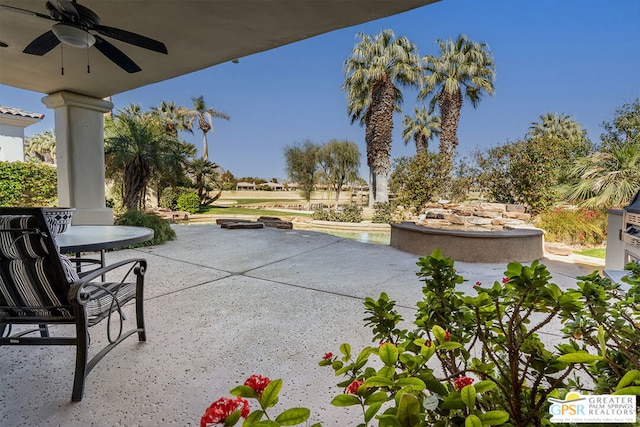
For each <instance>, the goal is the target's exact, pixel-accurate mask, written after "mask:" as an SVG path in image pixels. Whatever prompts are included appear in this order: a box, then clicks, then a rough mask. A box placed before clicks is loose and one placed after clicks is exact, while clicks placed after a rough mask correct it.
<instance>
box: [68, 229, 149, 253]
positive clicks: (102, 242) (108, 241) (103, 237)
mask: <svg viewBox="0 0 640 427" xmlns="http://www.w3.org/2000/svg"><path fill="white" fill-rule="evenodd" d="M151 239H153V230H152V229H150V228H146V227H134V226H129V225H72V226H71V227H69V229H68V230H67V231H65V232H64V233H60V234H58V235H56V242H57V243H58V247H59V248H60V252H62V253H72V252H75V253H78V252H94V251H101V252H104V250H106V249H113V248H119V247H122V246H128V245H133V244H134V243H142V242H146V241H147V240H151Z"/></svg>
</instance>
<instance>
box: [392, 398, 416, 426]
mask: <svg viewBox="0 0 640 427" xmlns="http://www.w3.org/2000/svg"><path fill="white" fill-rule="evenodd" d="M397 414H398V419H399V420H400V422H401V423H402V425H407V426H412V425H416V422H417V421H418V419H419V417H420V402H419V401H418V398H416V397H415V396H414V395H412V394H408V393H405V394H403V395H402V396H400V402H399V403H398V413H397Z"/></svg>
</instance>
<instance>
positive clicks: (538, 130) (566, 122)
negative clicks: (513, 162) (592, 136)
mask: <svg viewBox="0 0 640 427" xmlns="http://www.w3.org/2000/svg"><path fill="white" fill-rule="evenodd" d="M545 136H554V137H557V138H562V139H585V138H586V136H587V131H586V130H584V129H582V126H580V123H578V122H576V121H575V120H573V119H572V118H571V116H568V115H566V114H558V113H546V114H543V115H541V116H540V121H538V122H533V123H531V126H529V131H528V132H527V137H529V138H537V137H545Z"/></svg>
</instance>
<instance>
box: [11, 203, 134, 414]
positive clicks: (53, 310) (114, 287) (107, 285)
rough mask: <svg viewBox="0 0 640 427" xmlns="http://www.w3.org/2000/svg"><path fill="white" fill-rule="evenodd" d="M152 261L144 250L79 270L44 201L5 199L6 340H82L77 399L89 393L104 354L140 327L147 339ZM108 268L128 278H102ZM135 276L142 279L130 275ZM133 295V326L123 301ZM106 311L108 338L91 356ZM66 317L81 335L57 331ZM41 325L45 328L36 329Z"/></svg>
mask: <svg viewBox="0 0 640 427" xmlns="http://www.w3.org/2000/svg"><path fill="white" fill-rule="evenodd" d="M146 268H147V262H146V260H144V259H141V258H137V259H129V260H124V261H120V262H116V263H114V264H111V265H107V266H104V267H103V268H98V269H95V270H92V271H90V272H88V273H86V274H82V273H80V274H78V273H77V272H76V268H75V264H74V263H73V262H72V261H70V260H69V259H68V258H66V257H64V256H61V255H60V254H59V251H58V247H57V245H56V242H55V239H54V236H53V234H52V233H51V230H50V228H49V225H48V224H47V220H46V218H45V215H44V212H43V210H42V209H39V208H6V207H0V346H2V345H74V346H76V368H75V376H74V381H73V393H72V397H71V400H72V401H74V402H78V401H80V400H82V396H83V392H84V383H85V378H86V377H87V375H89V373H90V372H91V370H92V369H93V368H94V367H95V365H96V364H97V363H98V362H99V361H100V359H102V358H103V357H104V356H105V355H106V354H107V353H108V352H109V351H110V350H111V349H113V348H114V347H115V346H116V345H118V344H119V343H120V342H122V341H123V340H124V339H126V338H127V337H129V336H131V335H132V334H134V333H136V332H137V333H138V340H139V341H145V340H146V333H145V326H144V316H143V286H144V273H145V270H146ZM108 272H110V273H109V277H113V276H114V275H116V274H117V275H118V277H120V275H121V276H122V277H123V278H122V280H120V281H117V282H99V281H95V280H96V279H97V278H99V277H101V276H102V275H104V274H106V273H108ZM133 276H135V281H133V282H131V281H127V279H128V278H129V277H130V278H131V279H132V280H133ZM133 299H135V302H136V327H135V328H134V329H131V330H128V331H126V332H125V331H124V325H123V320H124V318H125V316H124V313H123V311H122V307H123V306H124V305H125V304H126V303H127V302H129V301H131V300H133ZM112 318H113V320H114V321H115V322H119V325H117V326H116V327H117V330H118V334H117V336H115V337H114V336H112V334H111V330H112V329H113V327H112ZM105 319H106V320H107V339H108V344H107V345H106V346H105V347H104V348H103V349H102V350H100V351H99V352H98V353H97V354H95V355H94V356H93V357H92V358H91V359H90V360H89V342H90V337H89V329H88V328H89V327H91V326H94V325H96V324H98V323H99V322H101V321H102V320H105ZM59 324H66V325H75V330H76V333H75V336H74V337H67V336H59V337H55V336H51V335H50V332H49V325H59ZM14 325H20V326H16V327H15V328H14ZM22 325H38V327H37V328H36V329H33V327H29V328H26V327H25V326H22ZM13 329H16V331H13ZM25 329H26V330H25ZM37 332H39V336H38V335H37V334H35V335H34V333H37ZM5 375H9V373H5Z"/></svg>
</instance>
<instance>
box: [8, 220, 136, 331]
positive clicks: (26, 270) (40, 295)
mask: <svg viewBox="0 0 640 427" xmlns="http://www.w3.org/2000/svg"><path fill="white" fill-rule="evenodd" d="M36 228H37V223H36V221H35V218H34V217H32V216H28V215H23V216H22V215H21V216H3V217H0V230H10V229H36ZM45 234H46V233H44V234H41V233H38V232H35V231H33V232H30V233H28V234H25V233H23V232H21V231H11V232H0V319H2V318H3V317H40V318H46V317H69V318H71V317H73V309H72V308H71V305H70V304H69V302H68V298H69V296H68V293H69V284H70V283H73V282H75V281H77V280H79V277H78V273H77V272H76V268H75V264H74V263H73V261H71V260H70V259H69V258H67V257H65V256H64V255H60V254H58V253H56V254H54V257H51V256H49V253H48V251H47V247H46V245H45V244H44V240H43V239H45V238H47V237H46V236H45ZM55 257H57V258H58V259H59V260H60V263H61V264H62V270H63V272H64V275H65V278H66V282H64V283H58V282H57V281H56V280H55V276H54V274H52V271H53V269H54V266H53V263H55V262H57V261H56V258H55ZM86 291H87V292H89V294H90V298H89V301H88V302H87V304H86V310H87V316H88V317H89V318H90V319H91V318H98V317H101V316H102V315H104V314H106V313H109V311H112V310H116V309H117V304H115V303H114V297H113V296H114V295H115V300H116V301H117V303H118V304H120V305H121V306H122V305H124V304H125V303H127V302H128V301H130V300H131V299H133V298H134V297H135V293H136V285H135V283H128V282H126V283H123V284H120V283H111V282H109V283H101V282H95V283H93V282H92V285H90V286H87V287H86Z"/></svg>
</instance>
